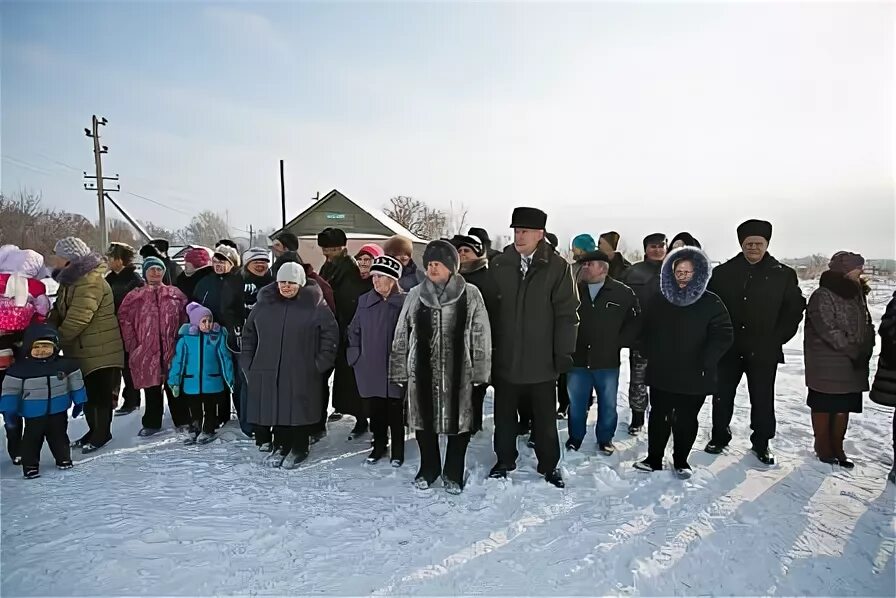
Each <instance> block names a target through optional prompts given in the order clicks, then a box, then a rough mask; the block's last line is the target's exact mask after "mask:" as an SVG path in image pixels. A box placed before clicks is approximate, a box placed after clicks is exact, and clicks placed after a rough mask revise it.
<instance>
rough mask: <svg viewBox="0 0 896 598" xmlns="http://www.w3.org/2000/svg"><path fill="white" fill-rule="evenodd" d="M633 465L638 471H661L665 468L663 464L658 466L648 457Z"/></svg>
mask: <svg viewBox="0 0 896 598" xmlns="http://www.w3.org/2000/svg"><path fill="white" fill-rule="evenodd" d="M632 467H634V468H635V469H637V470H638V471H646V472H647V473H653V472H654V471H660V470H662V469H663V466H662V465H660V466H656V465H654V464H652V463H650V462H649V461H648V460H647V459H644V460H643V461H638V462H637V463H635V464H634V465H633V466H632Z"/></svg>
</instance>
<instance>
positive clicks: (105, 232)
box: [84, 114, 121, 251]
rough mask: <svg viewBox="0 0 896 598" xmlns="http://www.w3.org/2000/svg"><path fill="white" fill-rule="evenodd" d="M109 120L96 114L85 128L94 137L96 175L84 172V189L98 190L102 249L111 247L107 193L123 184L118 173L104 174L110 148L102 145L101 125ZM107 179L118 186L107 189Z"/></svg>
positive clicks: (118, 188)
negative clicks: (104, 159) (119, 180)
mask: <svg viewBox="0 0 896 598" xmlns="http://www.w3.org/2000/svg"><path fill="white" fill-rule="evenodd" d="M108 122H109V121H107V120H106V119H105V117H103V118H97V117H96V114H94V115H93V119H92V120H91V127H90V128H89V129H84V132H85V134H86V135H87V136H88V137H93V160H94V165H95V168H96V175H95V176H87V172H86V171H85V172H84V179H85V180H87V182H86V183H84V189H86V190H87V191H96V197H97V203H98V206H99V218H100V222H99V227H100V245H101V247H100V250H101V251H106V249H107V248H108V247H109V227H108V224H107V223H106V193H108V192H109V191H121V185H119V184H117V181H118V175H117V174H116V175H115V176H114V177H104V176H103V157H102V156H103V154H106V153H108V152H109V148H108V147H107V146H105V145H100V126H106V124H107V123H108ZM90 179H93V180H94V181H95V182H90ZM106 181H115V182H116V188H115V189H111V188H110V189H107V188H106V186H105V182H106Z"/></svg>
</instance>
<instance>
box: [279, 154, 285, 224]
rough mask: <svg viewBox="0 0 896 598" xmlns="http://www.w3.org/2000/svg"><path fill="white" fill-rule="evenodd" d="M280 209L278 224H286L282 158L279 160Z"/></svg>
mask: <svg viewBox="0 0 896 598" xmlns="http://www.w3.org/2000/svg"><path fill="white" fill-rule="evenodd" d="M280 209H281V215H282V220H283V222H282V223H281V224H280V226H283V227H285V226H286V180H285V179H284V178H283V160H280Z"/></svg>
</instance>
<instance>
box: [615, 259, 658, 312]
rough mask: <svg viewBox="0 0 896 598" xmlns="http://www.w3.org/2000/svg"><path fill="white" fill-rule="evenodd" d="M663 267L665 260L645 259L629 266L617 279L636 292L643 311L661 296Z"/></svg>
mask: <svg viewBox="0 0 896 598" xmlns="http://www.w3.org/2000/svg"><path fill="white" fill-rule="evenodd" d="M662 268H663V262H655V261H652V260H644V261H643V262H638V263H637V264H633V265H632V266H630V267H629V268H627V269H626V270H625V271H624V272H623V273H622V276H621V277H619V278H617V279H616V280H618V281H619V282H621V283H623V284H624V285H626V286H628V287H629V288H630V289H631V290H633V291H634V292H635V295H636V296H637V297H638V305H640V306H641V311H646V310H647V308H648V307H649V305H650V302H651V301H652V300H653V299H655V298H657V297H659V296H660V270H662ZM611 276H612V275H611Z"/></svg>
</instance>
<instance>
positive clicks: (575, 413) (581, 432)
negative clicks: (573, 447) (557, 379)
mask: <svg viewBox="0 0 896 598" xmlns="http://www.w3.org/2000/svg"><path fill="white" fill-rule="evenodd" d="M592 388H593V389H594V390H595V392H597V426H595V429H594V431H595V434H596V435H597V442H598V443H607V442H610V441H611V440H613V435H614V434H615V433H616V424H617V422H618V418H617V415H616V394H617V391H618V390H619V368H613V369H609V370H589V369H588V368H573V369H572V371H570V372H569V373H568V374H566V389H567V391H568V392H569V437H570V438H571V439H572V440H574V441H576V442H579V443H581V442H582V441H583V440H584V439H585V434H586V429H585V425H586V423H587V422H588V399H590V398H591V389H592Z"/></svg>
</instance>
